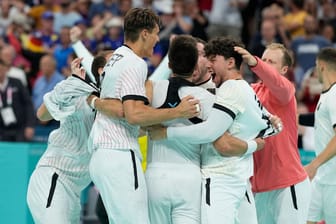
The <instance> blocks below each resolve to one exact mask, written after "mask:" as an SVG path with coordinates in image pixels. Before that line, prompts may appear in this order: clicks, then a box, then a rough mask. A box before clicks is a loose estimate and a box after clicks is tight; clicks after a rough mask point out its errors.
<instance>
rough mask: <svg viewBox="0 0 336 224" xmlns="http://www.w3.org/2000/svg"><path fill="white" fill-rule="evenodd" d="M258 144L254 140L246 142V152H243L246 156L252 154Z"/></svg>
mask: <svg viewBox="0 0 336 224" xmlns="http://www.w3.org/2000/svg"><path fill="white" fill-rule="evenodd" d="M257 147H258V144H257V142H256V141H254V140H250V141H247V151H246V152H245V155H246V154H252V153H254V152H255V151H256V150H257Z"/></svg>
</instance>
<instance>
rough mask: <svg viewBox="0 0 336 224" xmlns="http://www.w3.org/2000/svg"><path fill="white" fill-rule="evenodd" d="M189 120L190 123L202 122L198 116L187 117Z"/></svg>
mask: <svg viewBox="0 0 336 224" xmlns="http://www.w3.org/2000/svg"><path fill="white" fill-rule="evenodd" d="M189 121H191V123H193V124H198V123H201V122H203V120H202V119H201V118H199V117H192V118H189Z"/></svg>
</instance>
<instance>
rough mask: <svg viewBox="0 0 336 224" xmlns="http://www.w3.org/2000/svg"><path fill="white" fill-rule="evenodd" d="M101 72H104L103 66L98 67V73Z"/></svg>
mask: <svg viewBox="0 0 336 224" xmlns="http://www.w3.org/2000/svg"><path fill="white" fill-rule="evenodd" d="M103 72H104V68H102V67H100V68H98V74H99V75H101V74H103Z"/></svg>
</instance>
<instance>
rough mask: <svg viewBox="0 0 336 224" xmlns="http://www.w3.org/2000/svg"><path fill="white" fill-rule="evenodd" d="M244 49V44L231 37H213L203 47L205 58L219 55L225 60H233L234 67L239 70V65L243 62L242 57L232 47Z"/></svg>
mask: <svg viewBox="0 0 336 224" xmlns="http://www.w3.org/2000/svg"><path fill="white" fill-rule="evenodd" d="M235 46H238V47H244V44H243V43H242V42H241V41H240V40H237V39H236V38H233V37H215V38H214V39H212V40H210V41H209V43H208V44H206V45H205V47H204V52H205V56H206V57H207V58H210V57H213V56H216V55H221V56H223V57H224V58H225V59H229V58H231V57H232V58H234V59H235V67H236V69H237V70H240V65H241V64H242V62H243V58H242V56H241V55H240V54H239V53H237V52H236V51H235V50H234V47H235Z"/></svg>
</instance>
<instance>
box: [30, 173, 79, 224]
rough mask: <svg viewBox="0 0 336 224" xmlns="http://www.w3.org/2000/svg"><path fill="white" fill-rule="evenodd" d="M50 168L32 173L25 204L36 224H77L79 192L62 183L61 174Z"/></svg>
mask: <svg viewBox="0 0 336 224" xmlns="http://www.w3.org/2000/svg"><path fill="white" fill-rule="evenodd" d="M56 172H57V171H56V170H55V169H54V168H52V167H37V168H36V169H35V170H34V172H33V173H32V175H31V177H30V180H29V185H28V191H27V203H28V207H29V209H30V212H31V214H32V216H33V219H34V222H35V223H37V224H40V223H41V224H44V223H50V224H60V223H74V224H75V223H76V224H77V223H79V221H80V211H81V205H80V192H75V191H74V190H73V189H71V188H70V187H69V186H68V185H67V184H66V183H64V182H63V181H62V178H61V176H59V175H62V174H61V173H56Z"/></svg>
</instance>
